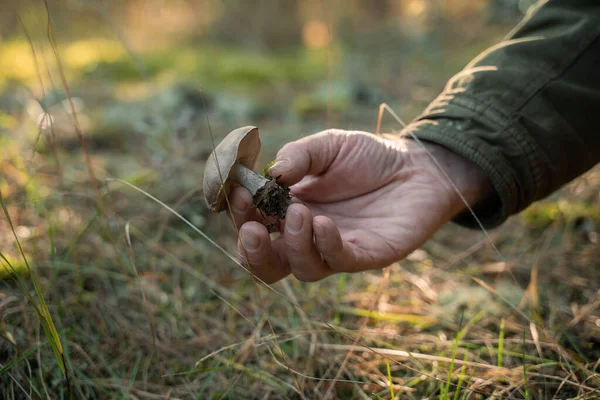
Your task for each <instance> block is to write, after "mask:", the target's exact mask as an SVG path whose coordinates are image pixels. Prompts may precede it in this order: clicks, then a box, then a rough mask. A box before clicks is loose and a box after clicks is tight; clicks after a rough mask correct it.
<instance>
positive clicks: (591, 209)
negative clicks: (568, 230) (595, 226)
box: [520, 200, 600, 229]
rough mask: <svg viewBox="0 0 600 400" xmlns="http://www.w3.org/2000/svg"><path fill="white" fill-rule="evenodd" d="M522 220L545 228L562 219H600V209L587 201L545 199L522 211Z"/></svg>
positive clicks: (526, 223)
mask: <svg viewBox="0 0 600 400" xmlns="http://www.w3.org/2000/svg"><path fill="white" fill-rule="evenodd" d="M520 218H521V222H522V223H523V225H525V226H526V227H528V228H533V229H543V228H546V227H548V226H549V225H550V224H552V223H554V222H555V221H557V220H559V219H562V220H563V221H565V222H566V223H572V222H574V221H575V220H577V219H579V218H589V219H592V220H594V221H600V210H598V209H597V207H595V206H594V205H593V204H588V203H585V202H569V201H566V200H560V201H544V202H539V203H534V204H532V205H531V206H529V207H528V208H527V209H526V210H525V211H523V212H522V213H521V216H520Z"/></svg>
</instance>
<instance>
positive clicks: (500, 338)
mask: <svg viewBox="0 0 600 400" xmlns="http://www.w3.org/2000/svg"><path fill="white" fill-rule="evenodd" d="M503 350H504V318H502V319H501V320H500V334H499V336H498V367H500V368H502V351H503Z"/></svg>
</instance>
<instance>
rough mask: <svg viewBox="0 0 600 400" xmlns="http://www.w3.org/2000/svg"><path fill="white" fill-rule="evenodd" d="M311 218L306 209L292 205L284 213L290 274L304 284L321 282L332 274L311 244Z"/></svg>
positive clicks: (298, 205) (312, 243) (299, 205)
mask: <svg viewBox="0 0 600 400" xmlns="http://www.w3.org/2000/svg"><path fill="white" fill-rule="evenodd" d="M312 222H313V218H312V213H311V212H310V210H309V209H308V208H306V207H305V206H303V205H301V204H292V205H291V206H290V207H289V208H288V210H287V213H286V218H285V230H284V235H283V238H284V240H285V247H286V255H287V261H288V263H289V265H290V269H291V272H292V273H293V274H294V276H295V277H296V278H298V279H299V280H301V281H304V282H314V281H318V280H321V279H323V278H325V277H327V276H329V275H331V274H332V273H333V271H332V270H331V269H330V268H329V267H328V266H327V264H326V263H325V262H324V261H323V259H322V258H321V254H319V252H318V250H317V247H316V246H315V243H314V242H313V223H312Z"/></svg>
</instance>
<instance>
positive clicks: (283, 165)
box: [269, 129, 348, 186]
mask: <svg viewBox="0 0 600 400" xmlns="http://www.w3.org/2000/svg"><path fill="white" fill-rule="evenodd" d="M347 136H348V132H347V131H343V130H336V129H330V130H327V131H323V132H319V133H316V134H314V135H311V136H307V137H305V138H302V139H300V140H297V141H295V142H290V143H288V144H286V145H285V146H283V147H282V148H281V150H279V152H278V153H277V158H276V159H275V164H274V165H273V166H272V167H271V168H270V169H269V175H270V176H271V177H272V178H279V182H280V183H281V184H283V185H286V186H291V185H294V184H296V183H298V182H300V180H301V179H302V178H304V177H305V176H306V175H319V174H322V173H324V172H325V171H327V169H328V168H329V166H330V165H331V164H332V163H333V161H334V160H335V158H336V157H337V155H338V154H339V152H340V149H341V147H342V145H343V143H344V142H345V139H346V137H347Z"/></svg>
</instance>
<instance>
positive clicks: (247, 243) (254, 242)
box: [242, 231, 260, 250]
mask: <svg viewBox="0 0 600 400" xmlns="http://www.w3.org/2000/svg"><path fill="white" fill-rule="evenodd" d="M259 244H260V239H259V238H258V236H256V235H255V234H254V233H252V232H248V231H242V246H244V248H245V249H246V250H256V249H258V245H259Z"/></svg>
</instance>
